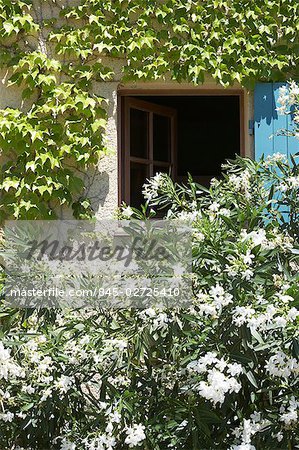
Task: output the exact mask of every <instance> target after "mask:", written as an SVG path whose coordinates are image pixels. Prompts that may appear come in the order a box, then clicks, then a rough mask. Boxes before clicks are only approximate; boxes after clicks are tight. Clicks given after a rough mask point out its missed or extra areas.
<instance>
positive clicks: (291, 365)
mask: <svg viewBox="0 0 299 450" xmlns="http://www.w3.org/2000/svg"><path fill="white" fill-rule="evenodd" d="M265 369H266V370H267V372H268V373H269V374H270V375H271V376H274V377H282V378H285V379H287V378H289V377H290V375H291V374H292V373H297V372H298V370H299V364H298V362H297V361H296V359H295V358H290V357H289V356H288V355H286V354H285V353H284V352H282V351H278V352H277V353H276V355H273V356H271V357H270V358H269V360H268V361H267V362H266V365H265Z"/></svg>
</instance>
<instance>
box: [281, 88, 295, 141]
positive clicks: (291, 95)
mask: <svg viewBox="0 0 299 450" xmlns="http://www.w3.org/2000/svg"><path fill="white" fill-rule="evenodd" d="M278 103H279V104H280V106H279V107H278V108H276V111H277V112H278V114H283V115H286V114H290V113H292V115H293V118H294V122H295V129H294V131H293V132H291V134H292V135H294V136H295V137H296V138H297V139H299V130H298V127H297V126H298V124H299V109H298V106H299V85H298V84H297V83H296V82H295V81H291V82H290V83H289V85H288V86H282V87H281V88H280V89H279V97H278ZM291 108H293V109H292V110H291Z"/></svg>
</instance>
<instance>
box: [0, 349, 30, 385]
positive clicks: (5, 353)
mask: <svg viewBox="0 0 299 450" xmlns="http://www.w3.org/2000/svg"><path fill="white" fill-rule="evenodd" d="M24 375H25V374H24V370H23V369H22V368H21V367H20V366H19V365H18V364H16V363H15V362H14V361H13V359H12V357H11V355H10V350H9V349H6V348H4V345H3V343H2V342H0V380H1V379H2V378H4V380H8V379H9V378H18V377H20V378H22V377H24Z"/></svg>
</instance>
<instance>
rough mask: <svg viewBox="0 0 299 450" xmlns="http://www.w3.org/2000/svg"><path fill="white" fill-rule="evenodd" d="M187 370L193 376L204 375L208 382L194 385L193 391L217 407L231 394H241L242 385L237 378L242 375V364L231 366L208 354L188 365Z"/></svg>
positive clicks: (213, 354)
mask: <svg viewBox="0 0 299 450" xmlns="http://www.w3.org/2000/svg"><path fill="white" fill-rule="evenodd" d="M187 370H188V371H189V372H190V373H191V374H203V375H206V376H207V381H200V382H199V383H197V382H196V381H195V384H194V385H193V387H192V389H193V390H195V391H197V392H198V393H199V395H200V396H201V397H203V398H205V399H207V400H210V401H211V402H212V403H213V405H214V406H215V405H216V404H217V403H220V404H222V403H223V402H224V400H225V397H226V395H227V394H229V393H233V392H239V390H240V389H241V384H240V383H239V382H238V381H237V380H236V378H235V377H237V376H239V375H240V374H241V373H242V366H241V365H240V364H236V363H233V364H229V363H227V362H226V361H225V359H224V358H221V359H218V358H217V354H216V353H214V352H208V353H206V355H204V356H202V357H201V358H199V359H198V360H195V361H192V362H191V363H189V364H188V366H187Z"/></svg>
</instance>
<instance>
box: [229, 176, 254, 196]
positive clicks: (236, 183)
mask: <svg viewBox="0 0 299 450" xmlns="http://www.w3.org/2000/svg"><path fill="white" fill-rule="evenodd" d="M228 185H229V187H230V188H231V189H232V190H233V191H234V192H236V193H240V192H241V193H242V194H243V195H244V196H245V198H246V199H247V200H249V199H250V198H251V192H250V190H251V175H250V172H249V170H248V169H245V170H244V171H243V172H242V173H241V174H240V175H235V174H231V175H229V177H228Z"/></svg>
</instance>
